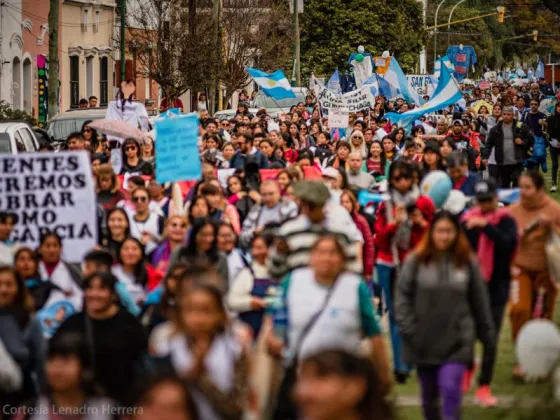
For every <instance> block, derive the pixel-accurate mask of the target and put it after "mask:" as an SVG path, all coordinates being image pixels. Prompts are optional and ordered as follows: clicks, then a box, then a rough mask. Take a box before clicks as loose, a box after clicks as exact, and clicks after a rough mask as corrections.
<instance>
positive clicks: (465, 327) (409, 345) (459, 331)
mask: <svg viewBox="0 0 560 420" xmlns="http://www.w3.org/2000/svg"><path fill="white" fill-rule="evenodd" d="M395 317H396V321H397V324H398V326H399V329H400V334H401V337H402V340H403V357H404V359H405V362H407V363H410V364H414V365H416V366H417V370H418V378H419V381H420V386H421V388H422V407H423V411H424V418H426V419H427V420H434V419H439V418H445V419H446V420H459V419H460V418H461V413H460V411H461V398H462V380H463V375H464V373H465V371H466V369H467V367H468V366H469V365H470V364H471V363H472V360H473V357H474V344H475V341H476V339H477V337H478V338H479V339H480V341H482V343H483V345H484V349H485V351H486V349H491V348H493V347H494V346H495V334H494V323H493V322H492V316H491V314H490V303H489V300H488V294H487V292H486V287H485V284H484V280H483V279H482V276H481V274H480V272H479V270H478V263H477V261H476V259H475V258H474V257H473V256H472V253H471V250H470V245H469V242H468V239H467V238H466V236H465V234H464V233H463V232H462V231H461V227H460V225H459V221H458V220H457V218H456V217H455V216H454V215H452V214H451V213H449V212H447V211H442V212H439V213H437V214H436V216H435V218H434V220H433V222H432V224H431V225H430V230H429V232H428V233H427V234H426V235H425V236H424V239H423V240H422V242H421V243H420V245H419V246H418V247H417V248H416V250H415V251H414V253H412V254H410V255H409V257H408V258H407V260H406V261H405V263H404V265H403V266H402V269H401V272H400V277H399V280H398V282H397V286H396V293H395ZM440 397H441V400H442V409H441V413H440V401H439V400H440Z"/></svg>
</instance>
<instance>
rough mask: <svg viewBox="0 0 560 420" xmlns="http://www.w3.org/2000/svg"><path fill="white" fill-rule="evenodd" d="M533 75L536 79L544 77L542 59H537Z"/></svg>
mask: <svg viewBox="0 0 560 420" xmlns="http://www.w3.org/2000/svg"><path fill="white" fill-rule="evenodd" d="M535 77H536V78H537V79H540V78H544V63H543V62H542V61H539V64H537V69H536V70H535Z"/></svg>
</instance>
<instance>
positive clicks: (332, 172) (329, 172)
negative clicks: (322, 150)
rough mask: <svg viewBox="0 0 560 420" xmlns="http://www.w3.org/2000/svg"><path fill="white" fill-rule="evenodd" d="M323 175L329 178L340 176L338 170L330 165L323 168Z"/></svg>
mask: <svg viewBox="0 0 560 420" xmlns="http://www.w3.org/2000/svg"><path fill="white" fill-rule="evenodd" d="M323 177H325V178H331V179H338V178H339V177H340V172H338V170H337V169H335V168H333V167H332V166H330V167H328V168H325V169H323Z"/></svg>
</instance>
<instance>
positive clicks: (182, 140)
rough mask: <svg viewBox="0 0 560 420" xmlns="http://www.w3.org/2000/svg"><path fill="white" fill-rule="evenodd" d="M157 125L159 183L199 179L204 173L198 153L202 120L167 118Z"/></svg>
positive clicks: (188, 117)
mask: <svg viewBox="0 0 560 420" xmlns="http://www.w3.org/2000/svg"><path fill="white" fill-rule="evenodd" d="M155 125H156V138H157V141H156V180H157V182H159V183H160V184H164V183H166V182H175V181H187V180H193V179H198V178H199V177H200V174H201V172H202V169H201V165H200V157H199V151H198V117H197V116H196V115H195V114H188V115H185V116H178V117H175V116H167V117H164V118H159V119H157V120H156V122H155Z"/></svg>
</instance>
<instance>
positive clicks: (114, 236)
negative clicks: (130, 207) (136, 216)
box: [101, 208, 130, 259]
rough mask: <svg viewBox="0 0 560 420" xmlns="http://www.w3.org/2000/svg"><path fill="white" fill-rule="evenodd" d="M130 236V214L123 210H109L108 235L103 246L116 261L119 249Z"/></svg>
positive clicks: (102, 242) (103, 241)
mask: <svg viewBox="0 0 560 420" xmlns="http://www.w3.org/2000/svg"><path fill="white" fill-rule="evenodd" d="M129 236H130V221H129V219H128V214H127V213H126V211H124V210H123V209H121V208H115V209H112V210H109V212H108V213H107V233H106V235H105V237H104V238H103V239H102V241H101V245H102V246H103V248H105V249H106V250H107V251H109V253H110V254H111V255H112V256H113V257H114V258H115V259H116V258H117V254H118V252H119V249H120V247H121V245H122V243H123V242H124V240H125V239H126V238H128V237H129Z"/></svg>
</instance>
